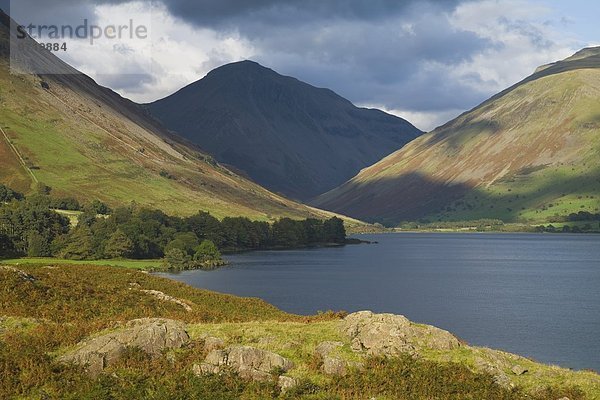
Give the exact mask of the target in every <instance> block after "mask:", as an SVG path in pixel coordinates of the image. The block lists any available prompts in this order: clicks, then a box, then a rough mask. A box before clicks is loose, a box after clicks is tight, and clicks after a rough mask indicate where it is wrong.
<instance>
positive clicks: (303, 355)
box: [0, 266, 600, 400]
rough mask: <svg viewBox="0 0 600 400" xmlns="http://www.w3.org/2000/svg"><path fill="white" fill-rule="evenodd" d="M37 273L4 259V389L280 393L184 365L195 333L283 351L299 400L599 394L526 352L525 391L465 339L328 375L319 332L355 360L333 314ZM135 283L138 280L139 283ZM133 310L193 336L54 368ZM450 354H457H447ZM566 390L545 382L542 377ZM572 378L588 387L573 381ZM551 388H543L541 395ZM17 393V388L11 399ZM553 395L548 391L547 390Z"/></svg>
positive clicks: (582, 377)
mask: <svg viewBox="0 0 600 400" xmlns="http://www.w3.org/2000/svg"><path fill="white" fill-rule="evenodd" d="M19 268H20V269H21V270H23V271H25V272H27V273H28V274H30V275H32V276H33V277H35V279H36V280H35V281H34V282H28V281H24V280H23V279H21V278H20V277H19V276H18V275H17V274H15V273H14V272H10V271H6V270H1V269H0V398H28V399H41V398H61V399H66V398H72V399H108V398H113V399H126V398H128V399H135V398H145V399H173V398H181V399H183V398H202V399H215V400H216V399H219V400H223V399H266V398H276V397H278V396H279V391H278V390H277V389H276V387H275V385H274V384H273V383H265V384H248V383H245V382H243V381H241V380H239V379H237V378H236V377H235V376H230V375H228V374H226V375H224V376H213V377H194V376H192V374H191V372H190V371H191V366H192V364H193V363H197V362H198V361H200V360H202V359H203V357H204V356H205V355H206V353H205V352H204V350H203V349H202V337H203V336H204V335H206V334H210V335H216V336H219V337H221V338H223V339H225V340H226V341H227V343H228V344H247V345H251V346H254V347H259V348H264V349H267V350H272V351H276V352H278V353H281V354H282V355H284V356H286V357H289V358H291V359H292V360H293V361H295V363H296V364H297V368H295V369H294V370H292V371H291V372H290V375H291V376H294V377H297V378H299V379H300V381H301V385H300V388H299V389H298V390H296V391H293V392H290V393H288V394H287V395H282V396H280V397H279V398H287V399H292V398H294V399H295V398H304V399H323V400H324V399H328V400H331V399H364V398H365V396H367V397H369V398H370V396H371V395H372V396H375V397H376V398H377V399H379V400H383V399H390V400H391V399H394V400H397V399H407V400H408V399H410V400H415V399H431V398H444V399H481V398H485V399H489V400H492V399H506V400H516V399H526V398H527V399H534V400H546V399H548V398H560V397H562V396H565V395H567V396H569V397H570V398H571V400H579V399H585V398H589V399H593V398H597V397H595V396H599V395H600V392H599V390H600V389H599V387H600V382H599V379H600V378H599V377H598V375H596V374H594V373H590V372H571V371H567V370H563V369H559V368H554V367H548V366H542V365H539V364H535V363H533V362H529V361H526V360H522V359H521V360H518V363H519V364H521V365H523V366H525V367H527V368H529V370H530V372H531V373H530V374H529V375H525V376H523V377H513V379H514V380H515V382H516V383H518V384H519V385H522V386H523V387H524V388H525V389H526V390H527V391H532V390H534V389H535V392H536V393H537V395H533V396H529V397H528V396H527V395H526V394H525V392H524V391H522V390H517V391H514V392H511V391H507V390H502V389H500V388H499V387H498V386H496V385H495V384H493V382H492V378H491V376H489V375H487V374H481V373H475V372H473V371H472V370H471V369H470V367H472V365H473V363H474V360H475V358H476V357H480V358H483V359H502V360H507V362H508V363H509V364H508V365H507V368H510V366H511V365H512V364H514V363H516V362H517V361H515V359H514V356H510V355H506V354H504V353H498V352H494V351H491V350H487V349H476V348H465V347H463V348H462V350H455V351H452V352H440V353H435V352H429V353H424V354H423V356H424V358H423V359H420V360H413V359H409V358H400V359H398V360H376V359H375V360H370V361H367V363H368V367H367V369H366V370H365V371H362V372H356V373H351V374H350V375H349V376H347V377H345V378H328V377H325V376H323V375H322V374H321V373H320V372H319V370H318V368H319V365H320V360H319V359H318V358H315V357H314V356H313V352H314V348H315V346H316V345H317V344H318V343H319V342H321V341H324V340H336V341H342V342H344V347H343V348H342V349H341V350H339V351H338V353H337V355H338V356H339V357H341V358H343V359H347V360H357V359H358V358H357V355H356V354H354V353H352V352H351V351H350V349H349V342H348V339H346V338H345V337H343V336H342V335H340V333H339V330H338V329H337V324H338V323H339V322H338V320H337V318H336V316H335V315H334V314H325V315H322V316H318V317H300V316H295V315H290V314H286V313H284V312H282V311H279V310H277V309H276V308H274V307H273V306H270V305H268V304H267V303H265V302H263V301H261V300H258V299H243V298H238V297H234V296H228V295H221V294H217V293H212V292H208V291H204V290H197V289H193V288H191V287H189V286H187V285H184V284H181V283H177V282H173V281H170V280H167V279H163V278H158V277H155V276H152V275H148V274H144V273H141V272H138V271H132V270H128V269H122V268H114V267H112V268H111V267H95V266H51V267H48V266H46V267H43V266H19ZM138 285H139V286H138ZM138 289H153V290H160V291H162V292H164V293H166V294H168V295H171V296H174V297H176V298H179V299H182V300H183V301H185V302H186V303H188V304H189V305H190V306H191V307H192V311H191V312H186V311H184V310H183V308H182V307H180V306H179V305H176V304H173V303H169V302H162V301H160V300H158V299H156V298H155V297H153V296H150V295H148V294H146V293H144V292H141V291H140V290H138ZM140 317H165V318H172V319H178V320H182V321H185V322H186V323H188V324H189V325H188V326H189V332H190V335H191V337H192V339H193V341H192V344H191V345H190V346H188V347H187V348H185V349H183V350H179V351H175V352H173V353H171V356H170V357H163V358H161V359H158V360H149V359H147V358H146V357H144V356H143V355H142V354H140V353H139V352H135V351H132V352H131V354H129V355H128V356H127V357H125V359H124V360H123V361H122V362H119V363H118V364H117V365H114V366H112V367H110V369H109V370H108V373H107V374H106V375H102V376H100V377H98V378H97V379H90V378H89V377H87V376H86V375H85V374H82V373H81V371H79V370H78V369H76V368H74V367H68V366H59V365H57V364H55V363H54V362H53V357H54V356H55V355H56V354H60V353H61V352H62V351H63V350H65V349H67V348H69V347H70V346H72V345H74V344H76V343H77V342H78V341H80V340H81V339H82V338H84V337H86V336H89V335H94V334H96V333H98V332H100V331H102V330H104V329H111V328H113V327H114V326H115V324H116V323H120V322H123V321H127V320H130V319H134V318H140ZM452 361H454V362H457V363H452ZM548 384H550V385H553V386H555V385H560V386H563V389H554V390H553V391H551V392H545V391H543V389H541V388H544V387H545V386H546V385H548ZM572 385H577V386H579V387H580V388H581V389H583V390H584V391H585V393H587V397H586V396H585V395H584V394H583V393H580V392H579V391H578V390H576V389H573V388H567V387H571V386H572ZM548 393H551V395H548ZM13 396H16V397H13ZM548 396H550V397H548Z"/></svg>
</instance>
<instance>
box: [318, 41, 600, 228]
mask: <svg viewBox="0 0 600 400" xmlns="http://www.w3.org/2000/svg"><path fill="white" fill-rule="evenodd" d="M598 98H600V49H598V48H592V49H584V50H582V51H580V52H578V53H577V54H576V55H574V56H572V57H570V58H568V59H566V60H562V61H558V62H556V63H552V64H549V65H548V66H546V67H545V68H541V69H538V70H537V72H535V73H534V74H533V75H531V76H529V77H527V78H525V79H524V80H522V81H521V82H519V83H517V84H516V85H513V86H511V87H510V88H508V89H506V90H504V91H502V92H500V93H498V94H497V95H495V96H492V97H491V98H490V99H488V100H486V101H484V102H483V103H482V104H480V105H478V106H477V107H475V108H473V109H472V110H470V111H467V112H465V113H463V114H461V115H460V116H459V117H457V118H455V119H453V120H451V121H449V122H448V123H446V124H444V125H442V126H441V127H439V128H436V129H435V130H434V131H432V132H430V133H428V134H425V135H423V136H421V137H419V138H417V139H415V140H414V141H413V142H411V143H409V144H408V145H406V146H405V147H403V148H402V149H400V150H398V151H396V152H395V153H393V154H391V155H389V156H388V157H386V158H384V159H382V160H380V161H379V162H377V163H375V164H374V165H372V166H370V167H368V168H366V169H364V170H362V171H361V172H360V173H359V174H358V175H357V176H355V177H354V178H352V179H351V180H349V181H348V182H346V183H344V184H343V185H341V186H340V187H338V188H336V189H334V190H332V191H330V192H328V193H326V194H324V195H322V196H320V197H319V198H317V199H316V200H315V201H314V202H313V204H314V205H316V206H319V207H323V208H326V209H330V210H337V211H342V210H343V212H346V213H348V214H350V215H353V216H355V217H358V216H360V217H361V218H365V219H368V220H370V221H379V222H386V223H389V224H391V225H395V224H397V223H399V222H402V221H409V220H412V221H415V220H427V221H430V222H434V221H464V220H473V219H482V218H494V219H501V220H503V221H505V222H523V223H547V222H549V221H551V220H552V219H556V218H560V217H565V216H567V215H569V214H571V213H577V212H579V211H586V212H590V213H597V212H598V209H599V208H600V203H599V202H598V197H599V195H600V187H599V185H598V183H599V182H600V180H599V178H600V165H598V161H597V159H598V158H597V156H598V154H600V138H599V136H600V135H599V133H600V123H599V122H600V117H599V116H600V107H599V106H598Z"/></svg>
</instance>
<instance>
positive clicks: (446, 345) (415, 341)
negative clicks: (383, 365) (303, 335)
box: [342, 311, 460, 356]
mask: <svg viewBox="0 0 600 400" xmlns="http://www.w3.org/2000/svg"><path fill="white" fill-rule="evenodd" d="M342 331H343V333H344V334H346V335H347V336H348V337H349V338H350V340H351V341H352V349H353V350H354V351H360V352H366V353H367V354H371V355H383V356H397V355H400V354H402V353H408V354H418V353H419V350H421V349H434V350H452V349H455V348H457V347H459V346H460V341H459V340H458V339H457V338H456V337H455V336H453V335H452V334H451V333H450V332H447V331H445V330H442V329H439V328H436V327H434V326H429V325H418V324H415V323H412V322H410V321H409V320H408V319H407V318H406V317H404V316H402V315H394V314H374V313H372V312H371V311H360V312H356V313H353V314H350V315H348V316H347V317H346V318H344V320H343V322H342Z"/></svg>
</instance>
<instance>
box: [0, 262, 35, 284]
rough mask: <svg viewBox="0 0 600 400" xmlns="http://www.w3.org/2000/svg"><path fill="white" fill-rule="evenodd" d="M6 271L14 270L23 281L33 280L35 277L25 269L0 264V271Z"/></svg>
mask: <svg viewBox="0 0 600 400" xmlns="http://www.w3.org/2000/svg"><path fill="white" fill-rule="evenodd" d="M3 270H4V271H8V272H14V273H15V274H17V275H18V276H19V278H20V279H21V280H22V281H24V282H31V283H33V282H35V281H36V279H35V277H34V276H33V275H29V274H28V273H27V272H25V271H21V270H20V269H17V268H15V267H9V266H5V265H1V266H0V271H3Z"/></svg>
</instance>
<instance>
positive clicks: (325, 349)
mask: <svg viewBox="0 0 600 400" xmlns="http://www.w3.org/2000/svg"><path fill="white" fill-rule="evenodd" d="M343 345H344V343H342V342H329V341H328V342H321V343H319V344H318V345H317V347H316V348H315V354H318V355H319V356H321V357H323V358H325V357H327V356H328V355H329V354H331V352H332V351H334V350H336V349H338V348H340V347H342V346H343Z"/></svg>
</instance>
